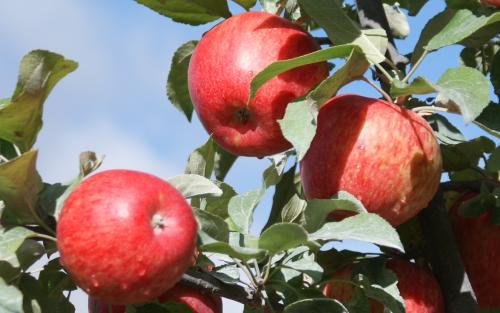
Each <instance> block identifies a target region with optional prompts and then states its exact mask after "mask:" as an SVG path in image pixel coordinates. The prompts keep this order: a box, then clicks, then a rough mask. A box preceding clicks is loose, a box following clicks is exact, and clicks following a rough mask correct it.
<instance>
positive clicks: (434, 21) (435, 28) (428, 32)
mask: <svg viewBox="0 0 500 313" xmlns="http://www.w3.org/2000/svg"><path fill="white" fill-rule="evenodd" d="M454 15H455V11H454V10H449V9H447V10H444V11H443V12H441V13H439V14H437V15H435V16H434V17H433V18H431V19H430V20H429V21H428V22H427V24H426V25H425V27H424V29H423V30H422V32H421V33H420V38H419V39H418V42H417V44H416V45H415V49H414V50H413V54H412V57H411V63H412V64H415V63H417V61H418V60H419V59H420V57H421V56H422V54H423V53H424V50H425V46H426V45H427V43H428V42H429V41H430V40H431V39H432V37H434V35H436V34H437V33H438V32H439V31H440V30H442V29H443V28H444V27H445V26H446V25H448V23H449V22H450V20H451V19H452V18H453V16H454Z"/></svg>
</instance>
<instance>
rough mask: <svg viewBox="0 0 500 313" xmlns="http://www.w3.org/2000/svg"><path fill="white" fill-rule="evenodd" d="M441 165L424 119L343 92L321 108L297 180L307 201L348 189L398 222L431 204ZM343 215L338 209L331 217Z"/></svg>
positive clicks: (437, 148)
mask: <svg viewBox="0 0 500 313" xmlns="http://www.w3.org/2000/svg"><path fill="white" fill-rule="evenodd" d="M441 169H442V161H441V152H440V150H439V146H438V144H437V142H436V138H435V136H434V133H433V131H432V129H431V127H430V126H429V124H428V123H427V122H426V121H425V120H424V119H423V118H422V117H420V116H419V115H417V114H415V113H414V112H412V111H410V110H407V109H403V108H401V107H399V106H396V105H394V104H391V103H389V102H386V101H383V100H379V99H371V98H366V97H362V96H358V95H351V94H345V95H340V96H336V97H334V98H332V99H330V100H329V101H328V102H327V103H326V104H325V105H324V106H323V107H322V108H321V109H320V112H319V115H318V127H317V130H316V135H315V137H314V139H313V141H312V143H311V146H310V148H309V150H308V152H307V153H306V155H305V157H304V159H303V160H302V162H301V178H302V186H303V188H304V192H305V196H306V198H307V199H328V198H330V197H331V196H332V195H334V194H335V193H337V192H338V191H341V190H343V191H347V192H349V193H351V194H353V195H354V196H355V197H357V198H358V199H359V200H360V201H361V202H362V203H363V205H364V206H365V208H366V209H367V210H368V211H369V212H372V213H377V214H379V215H380V216H382V217H383V218H385V219H386V220H387V221H388V222H389V223H391V224H392V225H393V226H397V225H400V224H402V223H403V222H405V221H407V220H408V219H410V218H411V217H413V216H415V215H416V214H417V213H418V212H419V211H420V210H422V209H423V208H424V207H425V206H426V205H427V204H428V203H429V201H430V200H431V199H432V197H433V196H434V194H435V193H436V191H437V189H438V187H439V179H440V177H441ZM345 216H348V214H346V212H342V211H336V212H334V214H333V216H332V217H336V218H341V217H345Z"/></svg>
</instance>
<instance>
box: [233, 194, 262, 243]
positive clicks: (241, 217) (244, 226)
mask: <svg viewBox="0 0 500 313" xmlns="http://www.w3.org/2000/svg"><path fill="white" fill-rule="evenodd" d="M262 196H263V192H262V189H261V188H258V189H254V190H251V191H248V192H246V193H243V194H241V195H236V196H234V197H233V198H231V200H230V201H229V205H228V213H229V216H230V217H231V220H232V221H233V222H234V224H235V225H236V226H237V227H238V229H239V231H241V232H242V233H244V234H248V233H249V232H250V226H251V225H252V222H253V217H252V216H253V212H254V210H255V208H256V207H257V205H258V204H259V201H260V199H261V198H262Z"/></svg>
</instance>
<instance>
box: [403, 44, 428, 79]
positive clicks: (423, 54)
mask: <svg viewBox="0 0 500 313" xmlns="http://www.w3.org/2000/svg"><path fill="white" fill-rule="evenodd" d="M428 53H429V51H427V50H425V49H424V52H423V53H422V55H421V56H420V58H418V60H417V62H416V63H415V64H413V66H412V67H411V69H410V71H409V72H408V74H406V76H405V78H403V80H402V82H403V83H406V82H408V80H409V79H410V77H411V75H413V73H415V71H416V70H417V68H418V67H419V66H420V64H421V63H422V61H423V60H424V58H425V57H426V56H427V54H428Z"/></svg>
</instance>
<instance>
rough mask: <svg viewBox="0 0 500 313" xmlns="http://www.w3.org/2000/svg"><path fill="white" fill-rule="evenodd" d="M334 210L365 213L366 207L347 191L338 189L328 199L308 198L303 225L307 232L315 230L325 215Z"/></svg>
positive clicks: (324, 218)
mask: <svg viewBox="0 0 500 313" xmlns="http://www.w3.org/2000/svg"><path fill="white" fill-rule="evenodd" d="M335 210H345V211H351V212H356V213H366V212H367V211H366V209H365V207H364V206H363V204H362V203H361V201H359V200H358V199H356V197H354V196H353V195H351V194H350V193H348V192H345V191H339V192H337V193H336V194H334V195H333V196H332V197H331V198H330V199H313V200H309V201H308V203H307V207H306V209H305V211H304V219H305V225H304V227H305V228H306V229H307V231H309V232H314V231H317V230H318V229H319V228H320V227H321V226H322V225H323V223H324V222H325V220H326V218H327V216H328V215H329V214H330V213H331V212H333V211H335Z"/></svg>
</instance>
